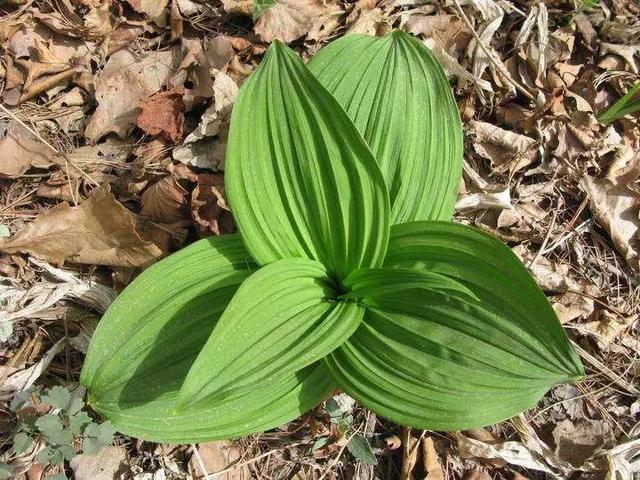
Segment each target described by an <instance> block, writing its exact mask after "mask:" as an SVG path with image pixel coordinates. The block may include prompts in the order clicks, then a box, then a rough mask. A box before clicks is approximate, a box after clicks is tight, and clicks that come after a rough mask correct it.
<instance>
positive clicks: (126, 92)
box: [85, 48, 179, 142]
mask: <svg viewBox="0 0 640 480" xmlns="http://www.w3.org/2000/svg"><path fill="white" fill-rule="evenodd" d="M178 55H179V50H178V49H177V48H174V49H171V50H165V51H160V52H152V53H149V54H148V55H147V56H146V57H144V58H143V59H141V60H139V59H138V57H137V56H136V55H134V54H133V53H132V52H130V51H129V50H119V51H117V52H116V53H114V54H113V55H112V56H111V57H110V58H109V61H108V62H107V64H106V65H105V67H104V69H103V70H102V72H100V74H99V75H98V79H97V81H96V100H97V101H98V107H97V108H96V111H95V112H94V113H93V115H92V116H91V118H90V119H89V123H88V124H87V128H86V130H85V137H86V138H87V139H88V140H90V141H92V142H95V141H97V140H98V139H100V137H102V136H103V135H105V134H107V133H110V132H113V133H116V134H117V135H118V136H120V137H121V138H124V137H125V136H126V134H127V133H128V132H129V130H130V129H131V128H132V127H133V125H135V123H136V117H137V113H138V111H137V107H136V106H137V102H138V101H139V100H141V99H143V98H146V97H148V96H149V95H151V94H152V93H155V92H157V91H159V90H160V89H161V88H162V87H163V86H165V85H166V84H167V83H168V81H169V78H170V77H171V74H172V73H173V72H174V71H175V68H176V64H177V60H178Z"/></svg>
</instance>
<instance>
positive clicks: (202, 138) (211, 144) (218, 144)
mask: <svg viewBox="0 0 640 480" xmlns="http://www.w3.org/2000/svg"><path fill="white" fill-rule="evenodd" d="M213 90H214V95H213V101H212V103H211V105H209V107H208V108H207V110H206V111H205V112H204V113H203V115H202V117H201V118H200V123H199V125H198V126H197V127H196V129H195V130H194V131H193V132H191V133H190V134H189V135H188V136H187V138H185V140H184V143H183V144H182V145H180V146H178V147H176V148H175V149H174V150H173V158H174V159H175V160H178V161H179V162H182V163H185V164H188V165H193V166H196V167H199V168H208V169H211V170H218V169H223V168H224V155H225V150H226V136H227V132H228V128H229V120H230V118H231V109H232V107H233V103H234V101H235V98H236V95H237V93H238V86H237V85H236V83H235V82H234V81H233V80H232V79H231V78H230V77H229V76H228V75H226V74H225V73H223V72H220V73H218V74H217V75H216V77H215V80H214V84H213ZM213 137H216V138H213Z"/></svg>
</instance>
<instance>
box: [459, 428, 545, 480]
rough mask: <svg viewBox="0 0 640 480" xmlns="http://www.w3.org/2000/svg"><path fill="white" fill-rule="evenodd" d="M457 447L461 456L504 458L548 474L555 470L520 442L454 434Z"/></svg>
mask: <svg viewBox="0 0 640 480" xmlns="http://www.w3.org/2000/svg"><path fill="white" fill-rule="evenodd" d="M456 439H457V441H458V449H459V451H460V456H462V458H482V459H487V460H504V461H506V462H507V463H510V464H512V465H519V466H522V467H526V468H530V469H533V470H539V471H543V472H547V473H550V474H552V475H553V474H555V471H554V470H553V469H552V468H551V466H550V465H549V464H547V463H546V462H545V459H544V458H541V456H540V455H538V454H537V453H536V452H534V451H531V450H530V449H528V448H527V447H526V446H525V445H523V444H522V443H520V442H502V443H496V444H489V443H485V442H482V441H480V440H475V439H473V438H469V437H466V436H464V435H462V434H461V433H457V434H456Z"/></svg>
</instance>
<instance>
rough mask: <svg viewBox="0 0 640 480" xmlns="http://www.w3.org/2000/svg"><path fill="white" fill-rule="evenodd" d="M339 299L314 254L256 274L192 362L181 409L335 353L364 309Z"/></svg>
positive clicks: (270, 379) (267, 380)
mask: <svg viewBox="0 0 640 480" xmlns="http://www.w3.org/2000/svg"><path fill="white" fill-rule="evenodd" d="M334 297H335V293H334V291H333V288H332V286H331V282H330V280H329V278H328V276H327V271H326V269H325V267H324V266H323V265H322V264H320V263H318V262H316V261H313V260H306V259H293V258H292V259H283V260H279V261H277V262H274V263H272V264H270V265H267V266H266V267H263V268H261V269H260V270H259V271H258V272H256V273H254V274H253V275H252V276H251V277H249V278H248V279H247V280H246V281H245V282H244V283H243V284H242V286H241V287H240V288H239V289H238V292H237V293H236V295H235V296H234V297H233V299H232V300H231V302H230V303H229V306H228V307H227V309H226V310H225V312H224V314H223V315H222V317H221V318H220V321H219V322H218V324H217V325H216V327H215V329H214V330H213V332H212V334H211V336H210V338H209V340H208V341H207V343H206V345H205V346H204V348H203V349H202V351H201V352H200V355H199V356H198V359H197V360H196V362H195V363H194V364H193V366H192V367H191V370H190V371H189V374H188V375H187V378H186V380H185V382H184V385H183V387H182V390H181V392H180V399H179V408H181V409H185V408H188V407H190V406H192V405H197V404H200V403H202V402H212V401H215V400H216V399H218V398H225V397H226V396H228V395H229V394H231V393H234V394H239V393H240V392H243V391H251V390H253V389H254V388H255V386H256V385H258V386H259V385H264V384H270V383H272V382H273V381H274V378H277V377H279V376H282V375H283V374H285V373H294V372H296V371H298V370H300V369H302V368H304V367H306V366H308V365H310V364H312V363H314V362H316V361H317V360H320V359H321V358H323V357H324V356H325V355H327V354H328V353H330V352H331V351H332V350H334V349H335V348H336V347H338V346H339V345H341V344H342V343H343V342H344V341H345V340H346V339H347V338H349V336H351V334H352V333H353V332H354V331H355V330H356V329H357V328H358V325H359V324H360V321H361V320H362V315H363V313H364V309H363V308H362V307H361V306H360V305H357V304H356V303H353V302H336V300H335V298H334Z"/></svg>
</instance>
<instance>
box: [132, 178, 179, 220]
mask: <svg viewBox="0 0 640 480" xmlns="http://www.w3.org/2000/svg"><path fill="white" fill-rule="evenodd" d="M187 193H188V192H187V191H186V190H185V189H184V188H182V186H181V185H180V184H179V183H178V182H177V181H176V179H175V178H173V177H172V176H171V175H168V176H166V177H164V178H162V179H161V180H159V181H157V182H156V183H154V184H153V185H151V186H150V187H149V188H147V189H146V190H145V191H144V193H143V194H142V211H141V212H140V213H142V215H145V216H147V217H149V218H150V219H151V220H153V221H154V222H161V223H175V222H179V221H181V220H184V219H185V215H186V213H187V200H186V196H187Z"/></svg>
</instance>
